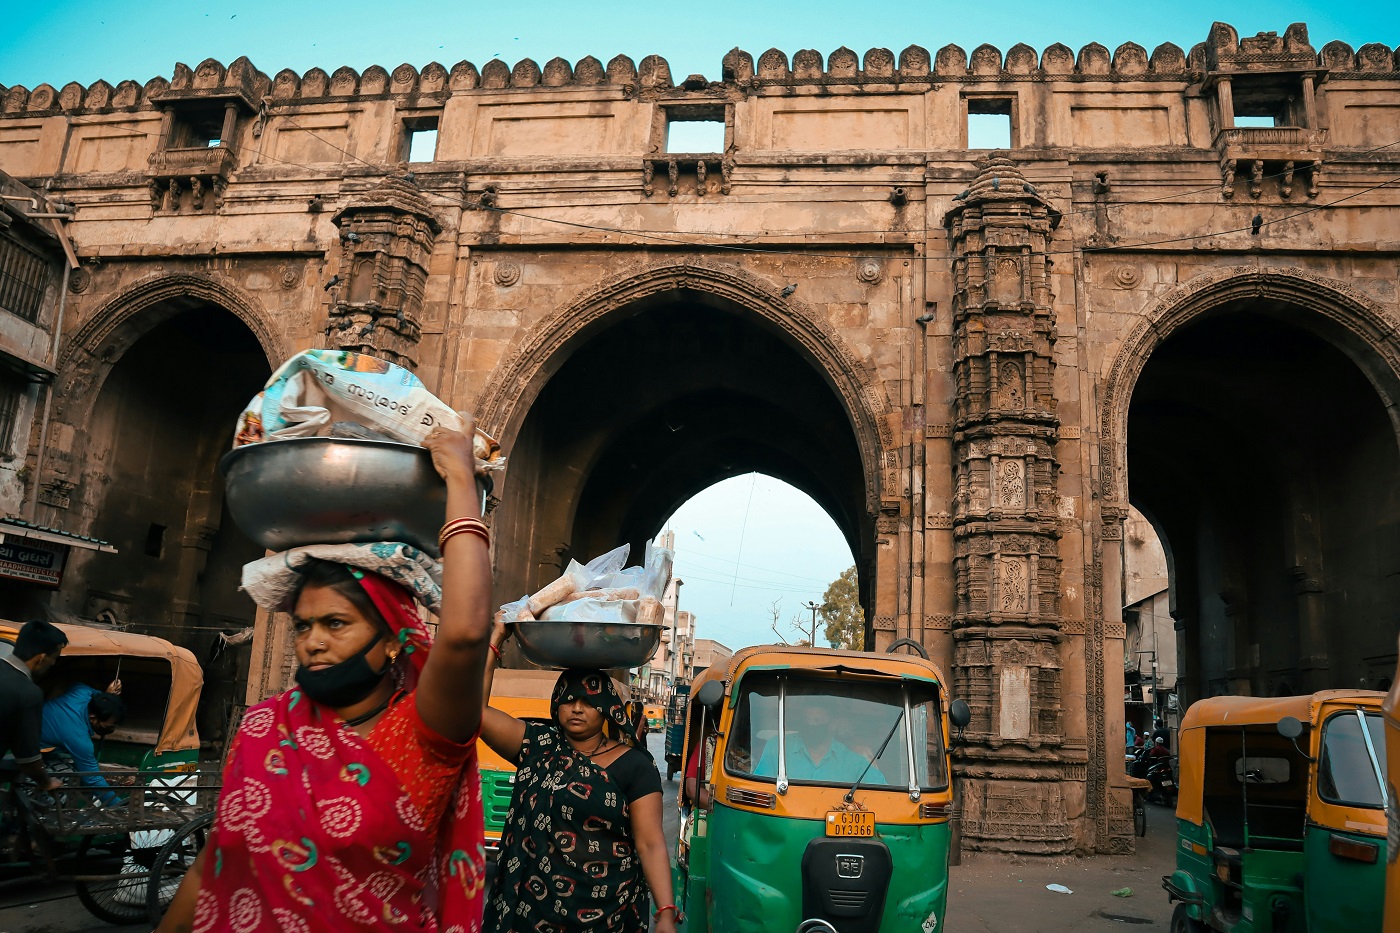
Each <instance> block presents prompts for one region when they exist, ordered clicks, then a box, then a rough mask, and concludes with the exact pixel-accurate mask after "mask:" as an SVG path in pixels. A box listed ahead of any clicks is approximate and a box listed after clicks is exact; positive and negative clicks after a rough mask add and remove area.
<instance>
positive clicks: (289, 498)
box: [219, 437, 447, 557]
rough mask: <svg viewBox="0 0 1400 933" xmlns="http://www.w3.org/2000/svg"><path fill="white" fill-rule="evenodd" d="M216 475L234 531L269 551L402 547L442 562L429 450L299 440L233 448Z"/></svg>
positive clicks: (440, 487)
mask: <svg viewBox="0 0 1400 933" xmlns="http://www.w3.org/2000/svg"><path fill="white" fill-rule="evenodd" d="M219 470H220V472H222V473H223V475H224V483H225V486H226V491H225V498H226V500H227V502H228V508H229V513H230V514H231V515H232V516H233V520H234V523H235V524H237V525H238V527H239V528H240V529H242V531H243V533H244V534H246V535H247V536H248V537H250V538H252V539H253V540H254V541H255V542H257V543H258V544H260V545H262V546H263V547H265V548H267V549H268V550H272V551H285V550H287V549H288V548H294V547H302V546H304V545H309V544H348V543H353V542H367V541H402V542H404V543H406V544H411V545H413V546H414V547H417V548H420V549H422V550H423V551H426V552H427V553H428V554H430V555H432V556H434V557H436V556H438V545H437V535H438V530H439V529H440V528H442V520H443V515H444V513H445V512H446V510H447V484H445V483H444V482H443V481H442V477H440V476H438V472H437V470H436V469H434V468H433V458H432V454H430V453H429V452H428V451H427V449H426V448H423V447H418V446H415V445H413V444H397V443H394V442H392V441H372V440H362V439H359V438H342V437H296V438H288V439H287V440H281V441H265V442H263V443H261V444H248V445H245V446H243V447H238V448H235V449H234V450H231V451H229V452H228V453H226V454H224V456H223V459H222V460H220V461H219Z"/></svg>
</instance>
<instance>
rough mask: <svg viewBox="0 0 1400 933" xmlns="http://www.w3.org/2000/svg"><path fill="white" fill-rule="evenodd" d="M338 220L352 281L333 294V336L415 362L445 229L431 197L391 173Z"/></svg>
mask: <svg viewBox="0 0 1400 933" xmlns="http://www.w3.org/2000/svg"><path fill="white" fill-rule="evenodd" d="M331 219H332V222H334V223H335V225H336V226H337V227H338V228H339V229H340V246H341V248H340V272H339V275H340V277H341V278H342V279H343V280H344V284H343V285H341V286H340V287H339V288H338V289H337V290H336V291H335V292H333V293H332V294H333V301H332V304H331V309H330V320H329V324H328V327H327V337H328V342H329V343H330V345H331V346H333V347H336V348H339V349H347V350H358V351H361V352H364V353H369V354H372V355H374V356H378V357H382V358H384V359H387V360H389V361H390V362H394V363H398V364H400V365H402V366H405V367H407V368H409V369H413V368H415V367H416V366H417V359H416V357H415V352H416V347H417V345H418V339H419V336H420V325H419V314H420V313H421V311H422V306H423V291H424V287H425V285H426V283H427V279H428V257H429V256H430V255H431V253H432V248H433V242H434V240H435V239H436V237H437V234H438V233H439V232H440V231H441V229H442V227H441V225H440V224H439V223H438V220H437V217H436V216H435V215H434V214H433V212H432V209H431V206H430V205H429V203H428V200H427V199H426V198H424V197H423V195H422V193H421V192H419V190H418V188H417V186H415V185H414V184H413V183H411V182H408V181H405V180H403V179H400V178H386V179H385V180H384V181H383V182H381V183H380V184H379V185H378V186H377V187H375V188H372V189H371V190H369V191H367V192H365V193H364V194H363V195H361V196H360V197H358V198H356V199H354V200H353V201H351V202H350V203H349V204H348V205H346V206H345V207H344V208H342V209H341V210H340V211H339V212H338V213H337V214H336V215H335V216H334V217H333V218H331Z"/></svg>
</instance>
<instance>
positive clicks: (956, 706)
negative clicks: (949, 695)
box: [948, 700, 972, 732]
mask: <svg viewBox="0 0 1400 933" xmlns="http://www.w3.org/2000/svg"><path fill="white" fill-rule="evenodd" d="M948 721H949V722H951V723H952V724H953V726H954V727H955V728H957V730H958V731H959V732H961V731H962V730H964V729H966V728H967V724H968V723H970V722H972V707H970V706H968V705H967V701H966V700H954V701H953V702H952V703H949V704H948Z"/></svg>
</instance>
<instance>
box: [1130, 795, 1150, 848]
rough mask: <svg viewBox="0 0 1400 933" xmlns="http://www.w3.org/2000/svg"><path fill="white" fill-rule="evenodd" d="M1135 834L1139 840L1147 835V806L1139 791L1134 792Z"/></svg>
mask: <svg viewBox="0 0 1400 933" xmlns="http://www.w3.org/2000/svg"><path fill="white" fill-rule="evenodd" d="M1133 832H1134V833H1136V834H1137V836H1138V838H1139V839H1140V838H1142V837H1143V836H1146V835H1147V804H1146V802H1145V801H1144V800H1143V799H1142V794H1140V793H1138V792H1137V791H1134V792H1133Z"/></svg>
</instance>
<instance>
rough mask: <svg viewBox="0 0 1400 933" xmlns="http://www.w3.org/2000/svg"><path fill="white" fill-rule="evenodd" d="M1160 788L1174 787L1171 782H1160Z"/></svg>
mask: <svg viewBox="0 0 1400 933" xmlns="http://www.w3.org/2000/svg"><path fill="white" fill-rule="evenodd" d="M1162 786H1163V787H1175V786H1176V785H1175V784H1174V783H1172V782H1171V781H1163V782H1162Z"/></svg>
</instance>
